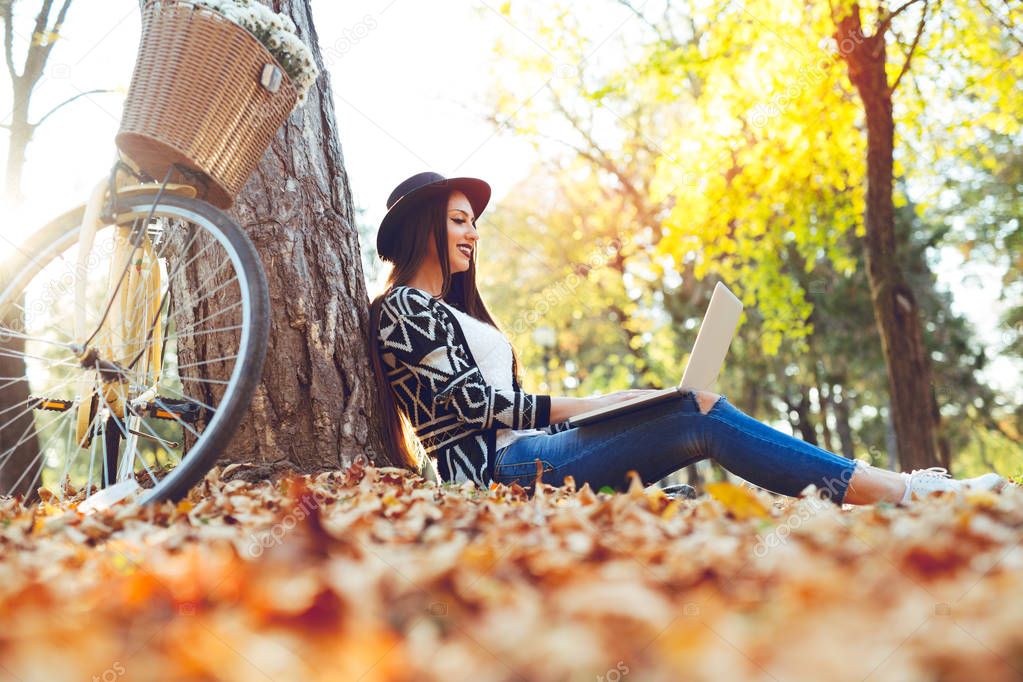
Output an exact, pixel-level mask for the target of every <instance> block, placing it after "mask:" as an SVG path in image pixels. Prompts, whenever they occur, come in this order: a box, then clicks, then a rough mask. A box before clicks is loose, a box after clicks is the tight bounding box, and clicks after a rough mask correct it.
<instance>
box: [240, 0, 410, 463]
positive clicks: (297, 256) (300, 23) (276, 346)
mask: <svg viewBox="0 0 1023 682" xmlns="http://www.w3.org/2000/svg"><path fill="white" fill-rule="evenodd" d="M268 4H271V6H272V7H273V9H274V10H275V11H280V12H284V13H285V14H287V15H288V16H290V17H291V18H292V20H294V22H295V25H296V26H297V27H298V30H299V35H300V37H301V38H302V39H303V41H305V42H306V44H308V45H309V46H310V47H311V48H312V50H313V53H314V56H315V59H316V63H317V65H318V66H319V68H320V74H321V75H320V77H319V79H318V81H317V83H316V85H315V86H314V87H313V89H312V90H311V91H310V92H309V95H308V99H307V100H306V103H305V105H304V106H303V107H301V108H300V109H298V110H297V111H295V112H294V113H292V115H291V117H290V118H289V119H288V121H287V123H286V124H285V125H284V126H283V127H282V128H281V130H280V131H278V134H277V137H276V138H275V139H274V141H273V143H272V144H271V146H270V149H269V150H268V151H267V153H266V154H265V155H264V157H263V159H262V161H261V163H260V165H259V167H258V168H257V170H256V171H255V172H254V173H253V175H252V177H251V178H250V179H249V181H248V183H247V184H246V185H245V187H244V188H243V190H242V192H241V194H240V195H239V197H238V198H237V200H236V204H235V206H234V208H233V210H232V213H233V217H234V218H235V220H236V221H237V222H238V223H239V224H240V225H242V226H243V228H245V229H246V231H247V232H248V234H249V236H250V237H251V238H252V240H253V242H254V243H255V245H256V248H257V250H258V251H259V254H260V257H261V259H262V262H263V266H264V269H265V270H266V274H267V280H268V283H269V287H270V304H271V309H272V310H271V326H270V345H269V350H268V352H267V358H266V366H265V369H264V371H263V378H262V382H261V383H260V385H259V388H258V390H257V391H256V392H255V394H254V396H253V400H252V406H251V407H250V410H249V414H248V416H247V418H246V419H244V420H243V421H242V423H241V424H240V425H239V427H238V432H237V434H236V436H235V438H234V441H233V442H232V444H231V447H230V448H229V451H228V452H225V453H224V455H223V456H222V458H221V461H222V462H225V463H227V462H249V463H252V464H255V465H256V467H255V469H253V470H250V471H249V473H248V474H246V475H247V476H249V477H252V478H262V477H270V476H273V475H275V474H278V473H282V472H284V471H288V470H294V471H298V472H302V473H314V472H318V471H325V470H333V469H338V468H344V467H346V466H348V465H349V464H351V463H352V462H353V461H354V460H355V459H356V458H357V457H359V456H361V455H365V456H368V457H369V458H370V459H371V460H372V461H374V462H376V463H378V464H381V465H390V464H392V463H391V462H390V461H389V459H388V454H387V450H386V448H385V446H384V442H383V438H382V435H381V430H380V427H381V424H380V421H379V420H380V417H379V415H378V408H377V404H378V403H377V392H376V387H375V382H374V378H373V371H372V366H371V364H370V360H369V355H368V351H369V346H368V344H367V339H368V338H369V308H368V306H369V299H368V296H367V292H366V284H365V281H364V278H363V271H362V260H361V257H360V251H359V240H358V232H357V229H356V225H355V212H354V209H353V206H352V195H351V189H350V187H349V182H348V175H347V172H346V171H345V167H344V159H343V156H342V152H341V145H340V142H339V140H338V133H337V125H336V122H335V118H334V105H333V101H332V99H331V94H330V92H331V90H330V82H329V74H328V73H327V72H326V69H325V68H324V66H323V61H322V58H321V55H320V50H319V47H318V45H317V38H316V31H315V28H314V27H313V22H312V13H311V10H310V6H309V0H274V1H273V2H272V3H268Z"/></svg>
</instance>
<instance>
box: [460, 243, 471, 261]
mask: <svg viewBox="0 0 1023 682" xmlns="http://www.w3.org/2000/svg"><path fill="white" fill-rule="evenodd" d="M457 248H458V250H459V251H461V252H462V255H463V256H465V257H466V258H472V247H471V246H466V245H465V244H459V245H458V247H457Z"/></svg>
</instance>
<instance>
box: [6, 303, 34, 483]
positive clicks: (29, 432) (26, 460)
mask: <svg viewBox="0 0 1023 682" xmlns="http://www.w3.org/2000/svg"><path fill="white" fill-rule="evenodd" d="M0 326H3V327H6V328H8V329H13V330H15V331H23V330H24V324H23V320H22V314H21V312H20V311H17V310H15V311H14V314H13V315H9V316H8V317H7V318H6V319H2V320H0ZM4 337H5V335H4V334H2V333H0V424H3V428H0V461H6V462H7V466H4V467H3V468H0V495H6V494H12V495H18V494H21V495H25V496H26V499H34V497H35V489H36V487H38V480H37V479H36V477H35V476H34V475H33V474H34V472H35V467H36V466H38V462H37V461H36V455H37V454H38V453H39V448H38V443H37V439H36V435H35V430H34V428H33V423H32V420H33V415H34V411H33V410H29V409H26V406H27V405H28V382H27V381H25V380H24V379H21V377H24V376H25V360H24V358H23V357H22V355H21V354H22V353H24V352H25V341H24V340H22V339H13V338H4ZM12 356H13V357H12ZM22 439H24V442H21V443H19V442H18V441H20V440H22ZM26 468H31V469H32V471H30V472H29V473H28V474H26V475H24V477H22V474H23V472H24V471H25V469H26ZM19 478H20V479H21V480H20V481H19ZM16 483H17V486H15V484H16Z"/></svg>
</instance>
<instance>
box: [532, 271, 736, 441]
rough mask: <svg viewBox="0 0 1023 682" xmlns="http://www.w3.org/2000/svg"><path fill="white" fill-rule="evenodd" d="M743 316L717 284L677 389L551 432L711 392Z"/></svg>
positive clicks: (571, 420) (733, 299)
mask: <svg viewBox="0 0 1023 682" xmlns="http://www.w3.org/2000/svg"><path fill="white" fill-rule="evenodd" d="M741 314H742V302H741V301H740V300H739V299H738V298H736V296H735V294H733V293H732V292H731V291H730V290H729V289H728V287H726V286H725V285H724V284H722V283H721V282H718V283H717V285H716V286H715V287H714V293H713V294H711V297H710V305H709V306H707V312H706V314H705V315H704V316H703V322H701V323H700V330H699V331H698V332H697V333H696V343H695V344H693V352H692V353H690V354H689V361H688V362H687V363H686V368H685V371H684V372H683V373H682V380H681V381H680V382H679V383H678V386H673V387H672V388H666V389H664V390H661V391H657V392H654V393H650V395H647V396H643V397H641V398H636V399H634V400H626V401H623V402H620V403H618V404H616V405H610V406H608V407H601V408H597V409H596V410H590V411H589V412H583V413H582V414H577V415H575V416H574V417H569V418H568V419H566V420H565V421H564V422H561V423H559V424H557V425H555V428H554V429H552V430H553V431H563V430H565V429H570V428H572V427H574V426H582V425H583V424H592V423H593V422H597V421H601V420H603V419H607V418H608V417H613V416H615V415H618V414H622V413H623V412H631V411H632V410H635V409H637V408H640V407H646V406H647V405H652V404H654V403H659V402H662V401H664V400H670V399H671V398H673V397H677V396H679V395H680V394H682V393H683V392H685V391H703V390H707V389H709V388H710V387H711V386H712V385H713V384H714V382H715V381H716V380H717V378H718V374H719V373H720V372H721V365H723V364H724V362H725V355H726V354H727V353H728V347H729V346H730V345H731V344H732V337H733V336H734V335H735V327H736V325H738V324H739V316H740V315H741Z"/></svg>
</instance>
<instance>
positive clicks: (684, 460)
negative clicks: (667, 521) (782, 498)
mask: <svg viewBox="0 0 1023 682" xmlns="http://www.w3.org/2000/svg"><path fill="white" fill-rule="evenodd" d="M708 457H709V458H711V459H713V460H714V461H715V462H717V463H718V464H720V465H721V466H723V467H724V468H725V469H727V470H728V471H730V472H732V473H733V474H735V475H737V476H739V477H741V478H743V479H745V480H747V481H749V482H750V483H753V484H755V485H758V486H760V487H762V488H766V489H768V490H771V491H773V492H776V493H781V494H783V495H793V496H794V495H798V494H799V493H800V492H801V491H802V490H803V488H805V487H806V486H808V485H809V484H811V483H813V484H815V485H816V486H817V489H818V490H819V491H820V494H821V495H822V496H824V497H826V498H828V499H831V500H832V501H834V502H836V503H838V504H841V502H842V500H843V499H844V498H845V491H846V488H847V487H848V485H849V479H850V478H852V474H853V471H854V470H855V468H856V461H855V460H850V459H846V458H845V457H842V456H840V455H836V454H834V453H831V452H828V451H827V450H823V449H821V448H819V447H817V446H815V445H811V444H810V443H807V442H805V441H802V440H799V439H798V438H794V437H792V436H789V435H787V434H785V433H782V432H781V431H778V430H777V429H774V428H772V427H770V426H768V425H766V424H763V423H761V422H759V421H757V420H756V419H753V418H752V417H750V416H749V415H747V414H745V413H744V412H742V411H741V410H739V409H737V408H735V407H733V406H732V404H731V403H729V402H728V399H727V398H725V397H724V396H721V397H720V398H719V399H718V400H717V402H715V403H714V406H713V407H712V408H711V409H710V410H709V411H708V412H707V414H703V413H702V412H700V408H699V405H698V403H697V402H696V396H695V395H694V394H693V392H692V391H687V392H685V393H682V394H680V395H679V396H678V397H673V398H671V399H669V400H666V401H664V402H661V403H658V404H654V405H649V406H647V407H643V408H640V409H638V410H634V411H632V412H627V413H624V414H620V415H618V416H615V417H611V418H608V419H605V420H602V421H599V422H596V423H594V424H587V425H585V426H578V427H575V428H572V429H568V430H567V431H562V432H560V433H554V434H537V435H532V436H524V437H522V438H519V439H518V440H516V441H514V442H513V443H511V444H510V445H507V446H505V447H503V448H501V449H500V450H498V451H497V453H496V454H495V459H494V480H495V481H496V482H498V483H511V482H513V481H517V482H518V483H519V485H522V486H524V487H531V486H532V485H533V483H534V481H535V478H536V460H537V459H539V460H540V461H541V462H542V463H543V474H542V477H541V480H542V481H543V482H544V483H550V484H552V485H555V486H560V485H562V484H563V483H564V478H565V476H568V475H571V476H572V478H573V479H574V480H575V483H576V486H582V485H583V483H589V484H590V487H591V488H593V489H594V490H599V489H600V488H601V487H603V486H611V487H612V488H614V489H615V490H620V491H624V490H626V489H627V488H628V483H629V481H628V479H627V478H626V475H625V474H626V472H627V471H628V470H629V469H635V470H636V472H637V473H638V474H639V477H640V480H641V481H642V482H643V484H644V485H650V484H651V483H655V482H656V481H659V480H660V479H662V478H664V477H665V476H667V475H668V474H671V473H673V472H675V471H678V470H679V469H681V468H683V467H686V466H689V465H690V464H693V463H694V462H697V461H699V460H701V459H705V458H708Z"/></svg>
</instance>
